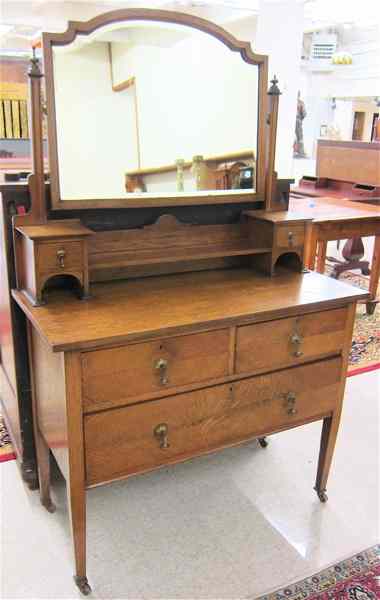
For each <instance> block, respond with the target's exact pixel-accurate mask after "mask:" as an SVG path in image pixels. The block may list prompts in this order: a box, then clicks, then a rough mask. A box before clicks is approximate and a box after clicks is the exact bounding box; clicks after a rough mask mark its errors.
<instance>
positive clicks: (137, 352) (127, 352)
mask: <svg viewBox="0 0 380 600" xmlns="http://www.w3.org/2000/svg"><path fill="white" fill-rule="evenodd" d="M229 340H230V332H229V330H228V329H223V330H220V331H212V332H206V333H199V334H194V335H187V336H180V337H173V338H167V339H160V340H157V341H152V342H146V343H141V344H131V345H129V346H122V347H120V348H110V349H106V350H98V351H95V352H86V353H84V354H82V366H83V396H84V406H85V410H86V411H91V410H98V409H99V408H108V407H111V406H120V405H122V404H129V403H132V402H134V401H135V399H136V397H143V396H144V395H146V394H151V393H152V392H162V391H165V390H167V389H170V388H175V387H178V386H181V385H187V384H192V383H198V382H203V381H207V380H210V379H216V378H218V377H224V376H226V375H227V374H228V367H229Z"/></svg>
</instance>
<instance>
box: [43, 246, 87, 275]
mask: <svg viewBox="0 0 380 600" xmlns="http://www.w3.org/2000/svg"><path fill="white" fill-rule="evenodd" d="M36 259H37V269H38V272H39V273H51V272H53V271H54V272H56V271H58V272H59V271H60V270H62V271H67V270H70V269H75V268H78V267H79V268H81V267H82V265H83V242H72V241H64V240H63V241H62V242H53V243H48V242H45V243H40V244H38V246H37V257H36Z"/></svg>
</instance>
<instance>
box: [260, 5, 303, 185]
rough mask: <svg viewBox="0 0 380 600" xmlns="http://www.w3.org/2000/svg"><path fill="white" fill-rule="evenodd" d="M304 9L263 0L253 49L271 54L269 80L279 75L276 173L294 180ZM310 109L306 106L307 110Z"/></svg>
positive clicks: (280, 176) (300, 6) (298, 6)
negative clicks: (294, 148)
mask: <svg viewBox="0 0 380 600" xmlns="http://www.w3.org/2000/svg"><path fill="white" fill-rule="evenodd" d="M303 22H304V7H303V4H302V3H301V2H298V1H297V0H279V1H277V0H261V1H260V6H259V16H258V23H257V36H256V40H254V42H253V49H254V51H255V52H258V53H259V54H268V55H269V79H272V77H273V75H274V74H276V75H277V78H278V80H279V84H278V85H279V88H280V90H281V92H282V95H281V96H280V107H279V119H278V129H277V147H276V148H277V150H276V170H277V173H278V177H279V178H290V177H292V172H293V170H292V166H293V142H294V136H295V124H296V112H297V93H298V90H299V89H300V87H301V52H302V39H303ZM306 108H307V107H306Z"/></svg>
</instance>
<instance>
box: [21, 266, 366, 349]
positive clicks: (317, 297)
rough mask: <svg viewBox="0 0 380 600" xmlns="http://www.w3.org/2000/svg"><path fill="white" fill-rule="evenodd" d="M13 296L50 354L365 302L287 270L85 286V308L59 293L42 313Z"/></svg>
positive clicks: (360, 295)
mask: <svg viewBox="0 0 380 600" xmlns="http://www.w3.org/2000/svg"><path fill="white" fill-rule="evenodd" d="M12 293H13V296H14V298H15V300H16V301H17V303H18V304H19V305H20V307H21V308H22V310H23V311H24V312H25V313H26V315H27V317H28V318H29V320H30V321H31V322H32V324H33V325H34V327H35V328H36V329H37V330H38V331H39V332H40V334H41V335H42V337H43V338H44V339H45V340H46V341H47V342H48V343H49V345H50V346H51V347H52V349H53V350H54V351H55V352H59V351H67V350H84V349H90V348H99V347H104V346H107V345H112V344H118V343H124V342H130V341H137V340H143V339H148V338H154V337H163V336H165V335H172V334H177V333H190V332H191V331H195V330H197V331H200V330H206V329H216V328H220V327H223V326H229V325H234V324H241V323H248V322H254V321H263V320H266V319H268V320H269V319H274V318H280V317H284V316H292V315H296V314H299V313H302V312H310V311H313V310H322V309H328V308H334V307H336V306H342V305H343V304H345V303H349V302H350V301H353V300H360V299H366V298H368V294H367V293H366V292H364V291H362V290H360V289H358V288H354V287H352V286H350V285H347V284H345V283H341V282H339V281H336V280H334V279H331V278H329V277H326V276H324V275H319V274H318V273H314V272H310V273H306V274H300V273H294V272H289V271H285V272H282V273H279V274H278V275H276V276H275V277H272V278H270V277H268V276H266V275H260V274H257V273H255V272H253V271H251V270H247V269H236V270H225V271H203V272H200V273H186V274H181V275H167V276H161V277H150V278H145V279H138V280H127V281H118V282H111V283H101V284H100V283H99V284H94V285H92V286H91V294H92V297H91V299H89V300H87V301H80V300H78V299H77V298H76V297H74V296H73V295H72V293H70V292H69V291H67V290H59V291H54V292H50V294H49V297H48V302H47V304H46V305H44V306H40V307H33V306H32V305H31V304H30V303H29V302H28V300H27V299H26V298H25V296H24V295H23V294H22V293H20V292H18V291H16V290H14V291H13V292H12Z"/></svg>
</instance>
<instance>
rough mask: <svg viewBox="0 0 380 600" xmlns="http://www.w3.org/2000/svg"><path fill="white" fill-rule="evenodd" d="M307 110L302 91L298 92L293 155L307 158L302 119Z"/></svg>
mask: <svg viewBox="0 0 380 600" xmlns="http://www.w3.org/2000/svg"><path fill="white" fill-rule="evenodd" d="M306 115H307V112H306V108H305V103H304V101H303V100H301V92H300V91H299V92H298V95H297V116H296V132H295V133H296V135H295V140H294V146H293V156H294V158H306V153H305V148H304V145H303V127H302V121H303V120H304V118H305V117H306Z"/></svg>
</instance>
